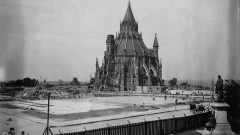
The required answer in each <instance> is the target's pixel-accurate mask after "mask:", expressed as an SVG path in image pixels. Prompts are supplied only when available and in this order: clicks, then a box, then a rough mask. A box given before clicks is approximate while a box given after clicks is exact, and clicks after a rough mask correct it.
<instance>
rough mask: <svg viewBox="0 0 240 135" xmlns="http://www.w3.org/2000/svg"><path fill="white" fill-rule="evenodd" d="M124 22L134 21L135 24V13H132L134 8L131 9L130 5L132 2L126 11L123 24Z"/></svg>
mask: <svg viewBox="0 0 240 135" xmlns="http://www.w3.org/2000/svg"><path fill="white" fill-rule="evenodd" d="M124 21H129V22H131V21H134V22H135V19H134V16H133V12H132V8H131V4H130V0H129V2H128V7H127V11H126V14H125V16H124V19H123V22H124Z"/></svg>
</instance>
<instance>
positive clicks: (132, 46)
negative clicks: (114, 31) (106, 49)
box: [116, 38, 148, 56]
mask: <svg viewBox="0 0 240 135" xmlns="http://www.w3.org/2000/svg"><path fill="white" fill-rule="evenodd" d="M117 46H118V48H117V52H116V55H125V54H126V55H135V54H136V55H138V56H142V55H148V48H147V47H146V45H145V44H144V42H143V41H142V40H141V39H136V38H126V39H120V40H119V41H118V42H117Z"/></svg>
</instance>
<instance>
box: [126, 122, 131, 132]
mask: <svg viewBox="0 0 240 135" xmlns="http://www.w3.org/2000/svg"><path fill="white" fill-rule="evenodd" d="M127 122H128V135H131V123H130V121H129V120H127Z"/></svg>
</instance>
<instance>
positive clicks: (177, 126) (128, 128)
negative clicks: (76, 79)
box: [56, 112, 212, 135]
mask: <svg viewBox="0 0 240 135" xmlns="http://www.w3.org/2000/svg"><path fill="white" fill-rule="evenodd" d="M211 115H212V112H204V113H199V114H195V115H190V116H184V117H174V118H171V119H159V120H154V121H145V122H140V123H129V124H127V125H119V126H111V127H110V126H109V127H106V128H100V129H93V130H86V131H80V132H73V133H62V134H56V135H166V134H174V133H176V132H179V131H184V130H189V129H193V128H197V127H203V126H204V125H205V123H206V122H207V119H208V118H209V117H211Z"/></svg>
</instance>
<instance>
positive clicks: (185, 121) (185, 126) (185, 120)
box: [184, 113, 187, 130]
mask: <svg viewBox="0 0 240 135" xmlns="http://www.w3.org/2000/svg"><path fill="white" fill-rule="evenodd" d="M184 117H185V119H184V130H186V129H187V115H186V114H185V113H184Z"/></svg>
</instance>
